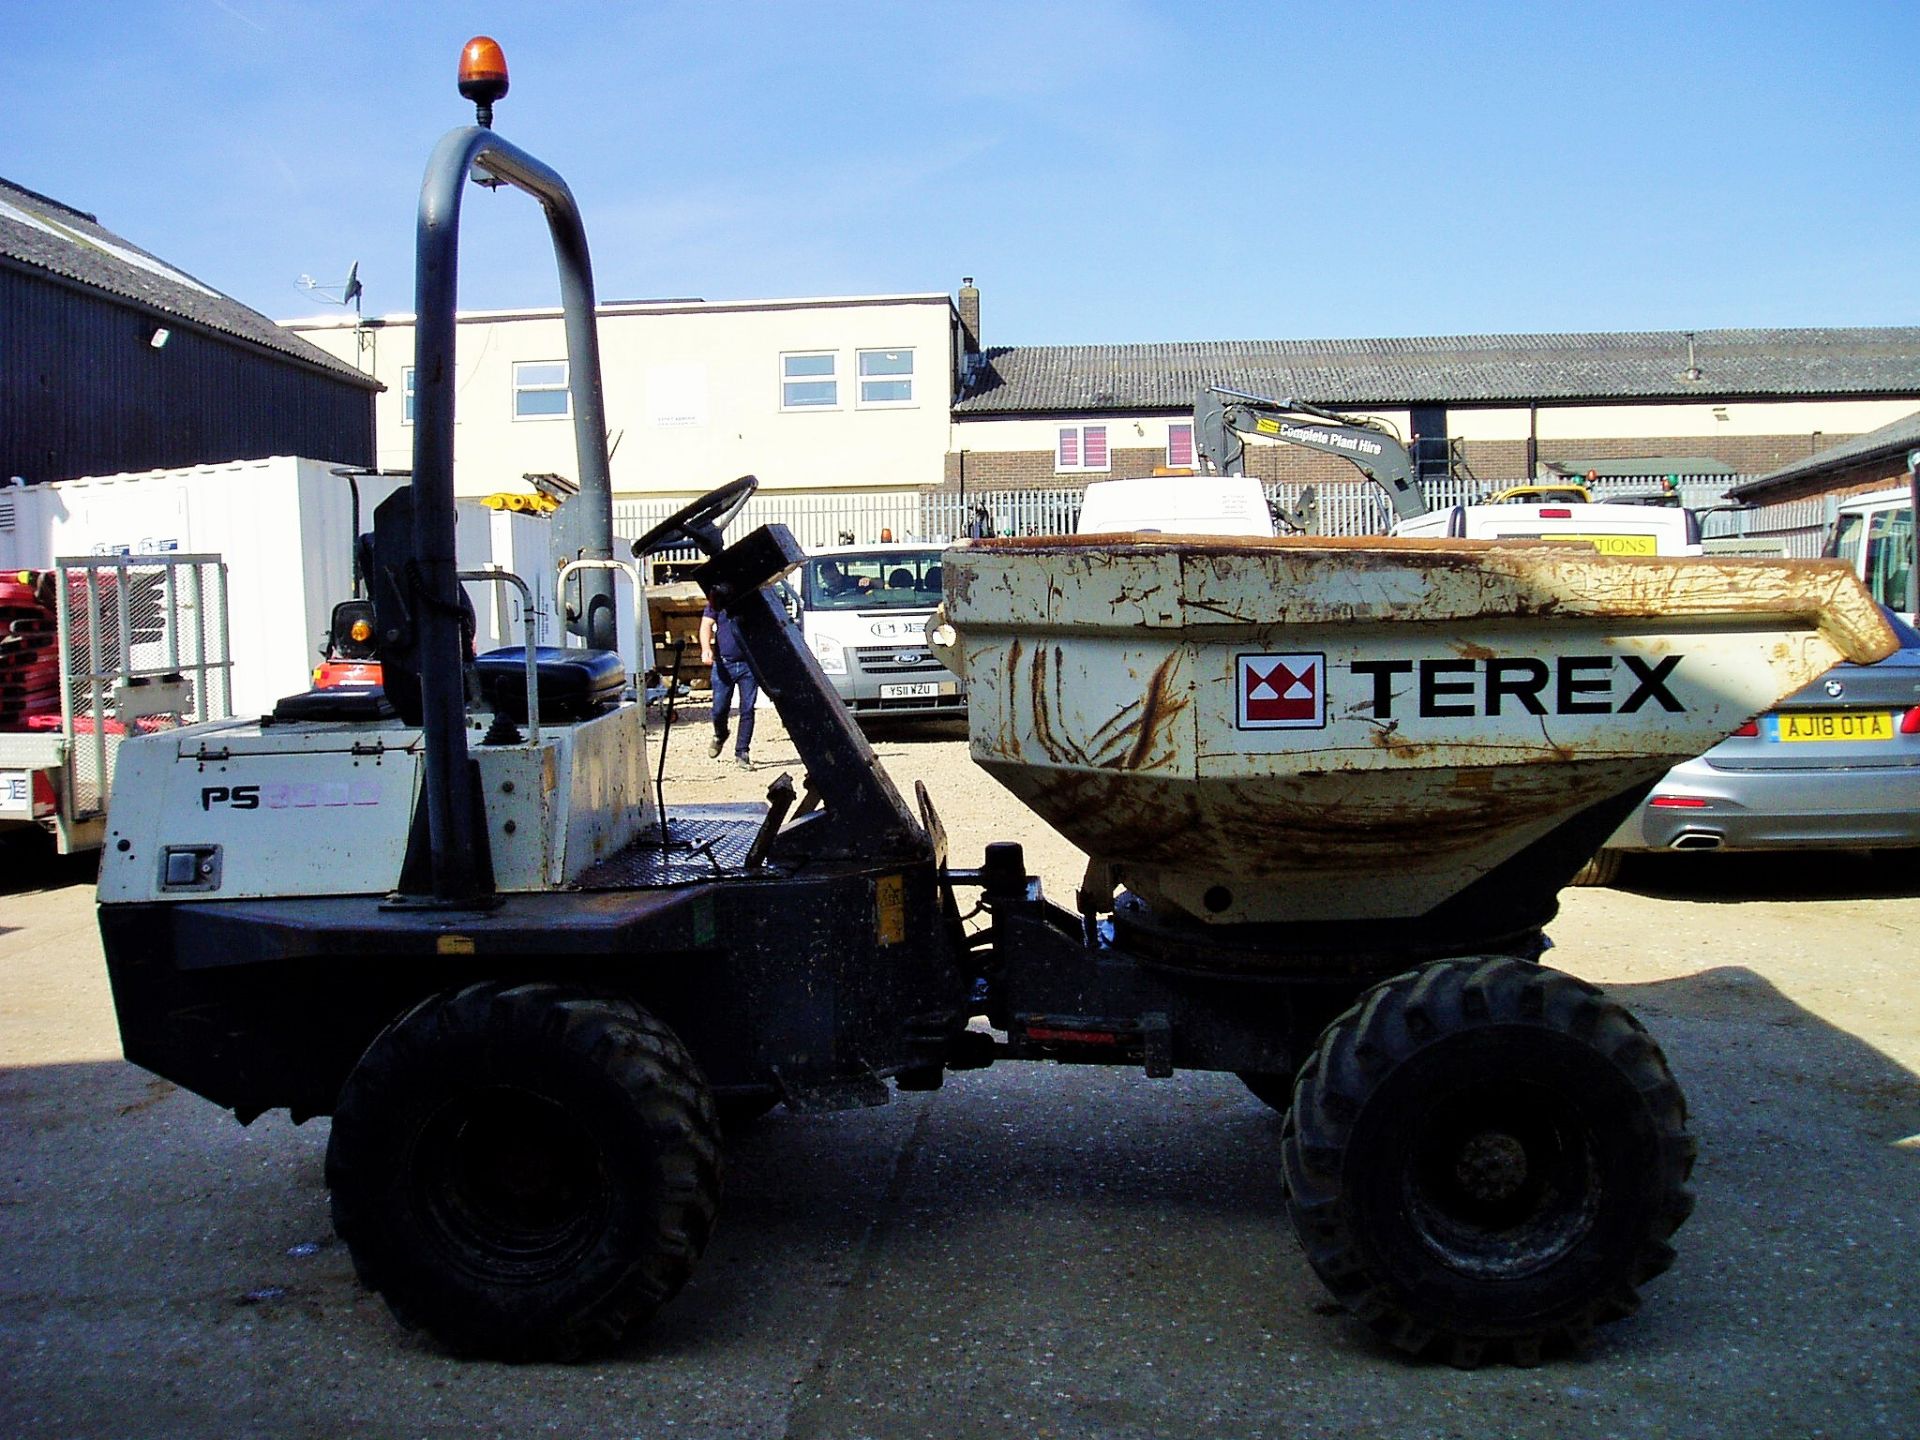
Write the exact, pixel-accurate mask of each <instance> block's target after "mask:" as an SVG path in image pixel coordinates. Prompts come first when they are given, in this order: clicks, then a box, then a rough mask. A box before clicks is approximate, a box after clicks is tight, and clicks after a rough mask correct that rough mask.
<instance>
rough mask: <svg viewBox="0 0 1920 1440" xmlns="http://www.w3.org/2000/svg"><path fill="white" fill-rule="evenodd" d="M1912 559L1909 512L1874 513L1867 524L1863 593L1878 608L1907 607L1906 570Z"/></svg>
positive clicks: (1900, 509)
mask: <svg viewBox="0 0 1920 1440" xmlns="http://www.w3.org/2000/svg"><path fill="white" fill-rule="evenodd" d="M1912 555H1913V511H1912V509H1911V508H1909V507H1907V506H1901V507H1900V508H1899V509H1897V510H1895V509H1892V508H1888V509H1885V510H1876V511H1875V512H1874V513H1873V516H1872V518H1871V519H1870V520H1868V522H1867V573H1866V582H1867V589H1869V590H1871V591H1872V592H1873V598H1874V599H1876V600H1878V601H1879V602H1880V603H1881V604H1882V605H1887V606H1891V607H1892V608H1893V609H1895V610H1904V609H1906V606H1907V574H1908V569H1907V567H1908V566H1909V565H1910V564H1912V560H1911V558H1910V557H1911V556H1912Z"/></svg>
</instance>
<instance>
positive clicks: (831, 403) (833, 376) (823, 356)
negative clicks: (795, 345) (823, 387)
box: [780, 350, 840, 415]
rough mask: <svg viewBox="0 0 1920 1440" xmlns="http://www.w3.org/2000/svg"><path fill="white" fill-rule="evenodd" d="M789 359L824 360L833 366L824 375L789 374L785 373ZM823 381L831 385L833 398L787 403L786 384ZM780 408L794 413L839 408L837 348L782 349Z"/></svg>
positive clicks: (816, 383) (810, 383)
mask: <svg viewBox="0 0 1920 1440" xmlns="http://www.w3.org/2000/svg"><path fill="white" fill-rule="evenodd" d="M789 360H826V361H828V362H829V363H830V364H831V365H832V367H833V368H832V369H830V370H829V371H828V372H827V373H826V374H824V375H789V374H788V373H787V362H788V361H789ZM823 382H824V383H826V384H829V385H831V386H833V399H831V400H828V401H816V402H809V401H801V402H799V403H797V404H789V403H787V386H788V385H818V384H821V383H823ZM780 408H781V410H783V411H785V412H787V413H789V414H794V415H798V414H804V413H806V412H808V411H815V412H817V411H821V410H838V409H839V408H840V352H839V351H838V350H782V351H781V352H780Z"/></svg>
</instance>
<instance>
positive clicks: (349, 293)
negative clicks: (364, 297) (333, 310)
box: [340, 260, 364, 310]
mask: <svg viewBox="0 0 1920 1440" xmlns="http://www.w3.org/2000/svg"><path fill="white" fill-rule="evenodd" d="M363 292H364V287H363V286H362V285H361V284H360V262H359V261H358V260H356V261H354V262H353V264H351V265H349V266H348V267H347V288H346V291H345V293H343V294H342V295H341V296H340V303H341V304H342V305H349V304H351V305H353V308H354V309H355V310H358V309H359V308H360V307H359V305H358V304H356V303H355V302H356V301H358V300H359V299H360V296H361V294H362V293H363Z"/></svg>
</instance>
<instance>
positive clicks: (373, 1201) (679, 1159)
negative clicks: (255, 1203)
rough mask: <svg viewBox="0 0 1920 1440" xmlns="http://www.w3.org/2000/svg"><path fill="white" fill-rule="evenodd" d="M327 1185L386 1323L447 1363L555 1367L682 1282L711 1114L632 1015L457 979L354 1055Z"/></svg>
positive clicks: (708, 1194) (554, 993)
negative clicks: (456, 1357)
mask: <svg viewBox="0 0 1920 1440" xmlns="http://www.w3.org/2000/svg"><path fill="white" fill-rule="evenodd" d="M327 1184H328V1186H329V1187H330V1188H331V1190H332V1192H333V1221H334V1228H335V1229H336V1230H337V1231H338V1232H339V1234H340V1236H341V1238H342V1239H343V1240H345V1241H346V1243H347V1245H348V1248H349V1249H350V1250H351V1251H352V1254H353V1260H354V1266H355V1268H356V1269H357V1270H358V1272H359V1274H360V1278H361V1279H362V1281H363V1282H365V1283H366V1284H367V1285H368V1286H369V1287H370V1288H372V1289H374V1290H378V1291H380V1292H381V1293H382V1294H383V1295H384V1296H385V1297H386V1300H387V1303H388V1305H389V1306H390V1307H391V1309H392V1310H393V1313H394V1315H395V1316H396V1317H397V1318H398V1319H399V1320H400V1321H401V1323H402V1324H405V1325H408V1326H411V1327H418V1328H421V1329H424V1330H426V1331H428V1332H429V1333H431V1334H432V1335H433V1336H434V1337H435V1338H436V1339H438V1340H440V1341H441V1342H442V1343H443V1344H445V1345H447V1346H449V1347H450V1348H452V1349H453V1350H455V1351H457V1352H460V1353H464V1354H474V1355H486V1356H492V1357H495V1358H499V1359H507V1360H530V1359H572V1358H577V1357H578V1356H580V1355H582V1354H585V1353H588V1352H591V1351H596V1350H601V1349H604V1348H606V1347H607V1346H610V1345H612V1344H613V1343H615V1342H616V1341H617V1340H619V1338H620V1337H621V1336H622V1335H623V1334H624V1333H625V1332H626V1331H627V1330H628V1329H629V1328H630V1327H632V1326H634V1325H636V1324H638V1323H640V1322H642V1321H644V1320H645V1319H647V1318H648V1317H649V1316H651V1315H652V1314H653V1312H654V1311H656V1310H657V1309H659V1307H660V1306H662V1305H664V1304H665V1303H666V1302H667V1301H668V1300H669V1299H671V1298H672V1297H673V1295H674V1294H675V1293H676V1292H678V1290H679V1289H680V1287H681V1286H682V1285H683V1284H684V1283H685V1282H686V1279H687V1277H688V1275H689V1274H691V1272H692V1270H693V1266H694V1263H695V1262H696V1261H697V1260H698V1259H699V1256H700V1253H701V1251H702V1250H703V1249H704V1248H705V1246H706V1242H707V1237H708V1235H709V1233H710V1232H711V1230H712V1228H713V1220H714V1213H715V1210H716V1208H717V1205H718V1201H719V1194H720V1147H719V1121H718V1119H717V1117H716V1116H715V1113H714V1107H713V1101H712V1098H711V1096H710V1095H709V1094H708V1091H707V1086H706V1083H705V1081H704V1080H703V1079H702V1078H701V1075H700V1073H699V1070H698V1069H697V1067H696V1066H695V1065H694V1063H693V1060H692V1059H691V1057H690V1056H688V1054H687V1052H686V1050H685V1049H684V1047H682V1046H681V1044H680V1042H679V1040H678V1039H677V1038H675V1036H674V1035H673V1033H672V1031H670V1030H668V1029H667V1027H666V1026H664V1025H662V1024H660V1022H659V1021H657V1020H655V1019H653V1018H652V1017H651V1016H649V1015H647V1014H646V1013H645V1012H644V1011H642V1010H640V1009H639V1008H637V1007H636V1006H633V1005H630V1004H627V1003H625V1002H622V1001H614V1000H602V999H592V998H588V997H586V996H583V995H580V994H577V993H573V992H569V991H566V990H562V989H560V988H558V987H555V986H551V985H516V986H508V985H502V984H498V983H489V984H481V985H474V986H470V987H468V988H467V989H465V990H462V991H460V992H458V993H457V994H453V995H443V996H436V997H434V998H432V999H430V1000H427V1001H424V1002H423V1003H421V1004H420V1005H418V1006H416V1007H415V1008H414V1009H413V1010H412V1011H410V1012H408V1013H407V1014H406V1015H405V1016H403V1017H402V1018H401V1019H400V1020H398V1021H396V1022H395V1023H394V1024H393V1025H391V1026H389V1027H388V1028H387V1029H386V1030H385V1031H384V1032H383V1033H382V1034H381V1035H380V1036H379V1037H378V1038H377V1039H376V1040H375V1041H374V1042H373V1044H372V1045H371V1046H370V1047H368V1050H367V1053H366V1054H365V1056H363V1057H362V1059H361V1061H360V1063H359V1065H358V1066H356V1067H355V1069H354V1071H353V1073H352V1074H351V1075H350V1076H349V1077H348V1080H347V1083H346V1087H345V1089H344V1090H343V1091H342V1093H341V1097H340V1102H339V1105H338V1106H337V1108H336V1110H335V1113H334V1119H333V1134H332V1138H331V1140H330V1142H329V1144H328V1147H327Z"/></svg>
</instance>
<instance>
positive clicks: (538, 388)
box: [513, 360, 573, 424]
mask: <svg viewBox="0 0 1920 1440" xmlns="http://www.w3.org/2000/svg"><path fill="white" fill-rule="evenodd" d="M535 365H558V366H559V367H560V383H559V384H557V385H555V384H552V383H550V382H547V381H541V382H539V383H531V382H527V383H523V382H522V381H521V379H520V372H521V371H522V370H525V369H528V368H529V367H531V366H535ZM572 380H573V366H572V364H571V362H569V361H566V360H516V361H514V362H513V418H514V422H515V423H516V424H518V423H519V422H520V421H522V420H525V421H529V422H539V421H544V420H571V419H572V418H573V389H572V384H571V382H572ZM556 392H557V393H559V394H560V395H561V396H563V397H564V398H565V400H566V403H565V404H564V405H562V406H561V407H560V409H559V410H557V411H555V412H554V413H553V414H551V415H522V414H521V413H520V397H521V396H522V395H551V394H554V393H556Z"/></svg>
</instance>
